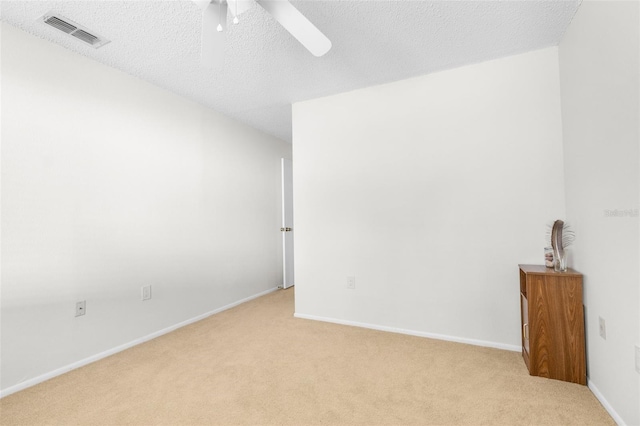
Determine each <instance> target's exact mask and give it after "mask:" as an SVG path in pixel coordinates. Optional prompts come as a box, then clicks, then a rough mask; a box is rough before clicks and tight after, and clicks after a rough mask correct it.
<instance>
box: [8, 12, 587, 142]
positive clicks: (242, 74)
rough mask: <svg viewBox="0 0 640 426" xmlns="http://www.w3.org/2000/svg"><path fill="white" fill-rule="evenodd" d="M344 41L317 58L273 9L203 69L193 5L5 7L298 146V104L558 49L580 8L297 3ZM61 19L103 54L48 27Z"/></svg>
mask: <svg viewBox="0 0 640 426" xmlns="http://www.w3.org/2000/svg"><path fill="white" fill-rule="evenodd" d="M292 3H293V4H294V5H295V6H296V7H297V8H298V9H299V10H300V11H301V12H302V13H303V14H304V15H306V16H307V18H309V20H311V22H313V23H314V24H315V25H316V26H317V27H318V28H319V29H320V30H321V31H322V32H324V33H325V34H326V35H327V36H328V37H329V39H331V41H332V43H333V47H332V49H331V50H330V51H329V53H327V54H326V55H325V56H323V57H321V58H316V57H314V56H312V55H311V54H310V53H309V52H308V51H307V50H305V49H304V47H302V46H301V45H300V44H298V42H297V41H296V40H295V39H293V38H292V37H291V36H290V35H289V34H288V33H287V32H286V31H285V30H284V29H283V28H282V27H280V26H279V24H278V23H276V22H275V21H274V20H273V19H272V18H271V17H270V16H269V15H268V14H267V13H266V12H265V11H264V10H263V9H262V8H259V7H254V8H252V9H251V10H250V11H248V12H246V13H245V14H243V15H241V17H240V18H241V21H240V24H238V25H231V23H229V30H228V32H227V33H226V37H227V44H226V49H225V62H224V63H223V64H219V65H217V66H216V67H215V68H213V69H207V68H203V67H202V66H201V65H200V25H201V24H200V19H201V12H200V10H199V9H198V7H197V6H196V5H195V4H194V3H193V2H192V1H191V0H174V1H112V0H106V1H100V0H85V1H33V0H29V1H4V0H3V1H2V2H1V3H0V7H1V9H0V11H1V19H2V21H5V22H8V23H10V24H13V25H15V26H17V27H19V28H21V29H23V30H25V31H27V32H29V33H32V34H35V35H37V36H39V37H42V38H44V39H47V40H50V41H52V42H54V43H58V44H60V45H62V46H64V47H66V48H68V49H71V50H73V51H75V52H77V53H79V54H81V55H85V56H87V57H90V58H93V59H95V60H97V61H99V62H102V63H104V64H106V65H108V66H111V67H114V68H118V69H120V70H123V71H125V72H127V73H129V74H132V75H134V76H137V77H139V78H142V79H144V80H147V81H149V82H151V83H154V84H156V85H158V86H161V87H164V88H166V89H168V90H171V91H173V92H175V93H178V94H180V95H183V96H186V97H188V98H191V99H193V100H195V101H197V102H200V103H202V104H204V105H207V106H209V107H211V108H213V109H216V110H218V111H220V112H222V113H224V114H227V115H229V116H231V117H233V118H235V119H237V120H239V121H242V122H244V123H246V124H248V125H250V126H253V127H255V128H257V129H260V130H262V131H264V132H266V133H269V134H271V135H274V136H276V137H278V138H281V139H283V140H285V141H291V104H292V103H293V102H297V101H302V100H306V99H312V98H315V97H319V96H325V95H330V94H335V93H340V92H345V91H349V90H354V89H357V88H362V87H367V86H371V85H375V84H381V83H386V82H391V81H396V80H400V79H404V78H409V77H413V76H417V75H422V74H428V73H431V72H434V71H439V70H443V69H448V68H453V67H457V66H461V65H465V64H470V63H476V62H480V61H485V60H489V59H494V58H499V57H503V56H508V55H512V54H517V53H522V52H527V51H530V50H535V49H540V48H544V47H548V46H554V45H557V44H558V43H559V42H560V40H561V38H562V36H563V34H564V32H565V30H566V28H567V27H568V25H569V23H570V22H571V19H572V18H573V16H574V14H575V12H576V10H577V8H578V6H579V4H580V1H568V0H555V1H530V0H524V1H522V0H521V1H424V0H384V1H382V0H366V1H365V0H360V1H354V0H342V1H340V0H333V1H317V0H307V1H292ZM49 11H54V12H56V13H58V14H60V15H63V16H64V17H66V18H69V19H71V20H73V21H75V22H77V23H79V24H81V25H83V26H85V27H87V28H89V29H90V30H93V31H95V32H96V33H98V34H100V35H102V36H104V37H106V38H108V39H110V40H111V43H109V44H107V45H106V46H104V47H102V48H100V49H93V48H92V47H90V46H88V45H86V44H84V43H83V42H81V41H78V40H76V39H74V38H72V37H69V36H68V35H66V34H64V33H62V32H60V31H58V30H55V29H53V28H51V27H49V26H47V25H45V24H43V23H42V22H40V21H38V18H40V17H41V16H42V15H44V14H45V13H47V12H49Z"/></svg>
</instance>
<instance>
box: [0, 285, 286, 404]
mask: <svg viewBox="0 0 640 426" xmlns="http://www.w3.org/2000/svg"><path fill="white" fill-rule="evenodd" d="M276 290H278V288H277V287H275V288H272V289H269V290H266V291H263V292H261V293H258V294H254V295H253V296H249V297H246V298H244V299H241V300H238V301H237V302H233V303H230V304H228V305H225V306H223V307H221V308H218V309H214V310H213V311H210V312H207V313H204V314H202V315H198V316H197V317H194V318H191V319H188V320H186V321H182V322H180V323H178V324H174V325H172V326H170V327H167V328H164V329H162V330H159V331H156V332H154V333H151V334H148V335H146V336H143V337H140V338H139V339H135V340H132V341H131V342H128V343H125V344H123V345H120V346H116V347H115V348H111V349H109V350H106V351H104V352H100V353H98V354H95V355H92V356H90V357H88V358H84V359H81V360H80V361H76V362H74V363H72V364H69V365H65V366H64V367H60V368H58V369H55V370H53V371H50V372H48V373H45V374H42V375H40V376H38V377H34V378H33V379H29V380H25V381H24V382H22V383H18V384H17V385H13V386H9V387H8V388H6V389H2V390H0V398H4V397H5V396H8V395H11V394H12V393H16V392H19V391H21V390H23V389H26V388H29V387H31V386H35V385H37V384H38V383H42V382H44V381H46V380H49V379H52V378H54V377H56V376H60V375H61V374H64V373H68V372H69V371H71V370H75V369H76V368H80V367H83V366H85V365H87V364H91V363H92V362H96V361H98V360H101V359H102V358H106V357H108V356H110V355H113V354H116V353H118V352H122V351H124V350H125V349H129V348H131V347H133V346H136V345H139V344H141V343H144V342H147V341H149V340H152V339H155V338H156V337H160V336H162V335H164V334H167V333H170V332H172V331H174V330H177V329H179V328H182V327H184V326H186V325H189V324H193V323H194V322H198V321H200V320H203V319H205V318H207V317H210V316H211V315H214V314H217V313H219V312H222V311H226V310H227V309H231V308H234V307H236V306H238V305H240V304H242V303H245V302H248V301H250V300H253V299H256V298H258V297H261V296H264V295H266V294H269V293H272V292H274V291H276Z"/></svg>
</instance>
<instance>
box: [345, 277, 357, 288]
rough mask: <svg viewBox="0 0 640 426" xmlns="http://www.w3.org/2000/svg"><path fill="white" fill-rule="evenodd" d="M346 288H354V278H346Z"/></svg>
mask: <svg viewBox="0 0 640 426" xmlns="http://www.w3.org/2000/svg"><path fill="white" fill-rule="evenodd" d="M347 288H349V289H351V290H354V289H355V288H356V277H347Z"/></svg>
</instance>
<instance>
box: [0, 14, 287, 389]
mask: <svg viewBox="0 0 640 426" xmlns="http://www.w3.org/2000/svg"><path fill="white" fill-rule="evenodd" d="M2 113H3V114H2V255H3V257H2V317H1V318H2V366H1V367H2V369H1V373H2V382H1V387H2V389H4V390H7V389H8V388H12V387H13V388H15V387H16V385H18V386H19V384H20V383H25V381H27V382H28V381H29V380H32V379H34V378H37V377H41V375H46V374H48V373H50V372H51V371H53V370H55V369H58V368H62V367H65V366H67V365H69V364H72V363H76V362H78V361H81V360H83V359H85V358H87V357H91V356H94V355H96V354H99V353H101V352H103V351H108V350H110V349H112V348H114V347H117V346H118V345H123V344H126V343H128V342H131V341H134V340H135V339H139V338H141V337H143V336H146V335H149V334H150V333H154V332H157V331H158V330H162V329H164V328H166V327H170V326H172V325H175V324H178V323H180V322H182V321H185V320H189V319H191V318H194V317H196V316H199V315H202V314H205V313H207V312H211V311H213V310H215V309H218V308H220V307H223V306H226V305H229V304H231V303H234V302H237V301H239V300H242V299H244V298H247V297H250V296H253V295H256V294H258V293H261V292H264V291H268V290H270V289H273V288H275V287H276V286H277V285H279V284H280V283H281V280H282V266H281V247H280V244H281V243H280V239H281V236H280V232H279V226H280V201H279V200H280V160H279V159H280V157H282V156H284V157H290V155H291V146H290V145H289V144H287V143H285V142H282V141H280V140H277V139H275V138H272V137H270V136H266V135H264V134H262V133H259V132H258V131H255V130H253V129H251V128H248V127H246V126H244V125H241V124H239V123H237V122H234V121H232V120H230V119H228V118H225V117H224V116H222V115H220V114H218V113H216V112H214V111H211V110H209V109H206V108H204V107H202V106H200V105H197V104H195V103H192V102H190V101H187V100H185V99H183V98H181V97H179V96H176V95H174V94H172V93H169V92H167V91H164V90H161V89H159V88H157V87H155V86H152V85H150V84H147V83H144V82H142V81H140V80H138V79H136V78H134V77H131V76H129V75H126V74H123V73H122V72H119V71H117V70H114V69H111V68H108V67H105V66H103V65H101V64H98V63H96V62H93V61H91V60H89V59H86V58H84V57H81V56H78V55H76V54H74V53H72V52H70V51H68V50H65V49H63V48H61V47H59V46H56V45H53V44H50V43H48V42H45V41H43V40H40V39H37V38H35V37H33V36H30V35H27V34H26V33H23V32H21V31H19V30H17V29H15V28H13V27H11V26H8V25H6V24H3V25H2ZM149 284H151V285H152V286H153V299H152V300H151V301H147V302H142V301H140V289H141V286H143V285H149ZM83 299H86V301H87V314H86V315H85V316H84V317H79V318H75V317H74V311H75V303H76V301H78V300H83Z"/></svg>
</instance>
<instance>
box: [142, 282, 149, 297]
mask: <svg viewBox="0 0 640 426" xmlns="http://www.w3.org/2000/svg"><path fill="white" fill-rule="evenodd" d="M149 299H151V286H150V285H146V286H144V287H142V300H149Z"/></svg>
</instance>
